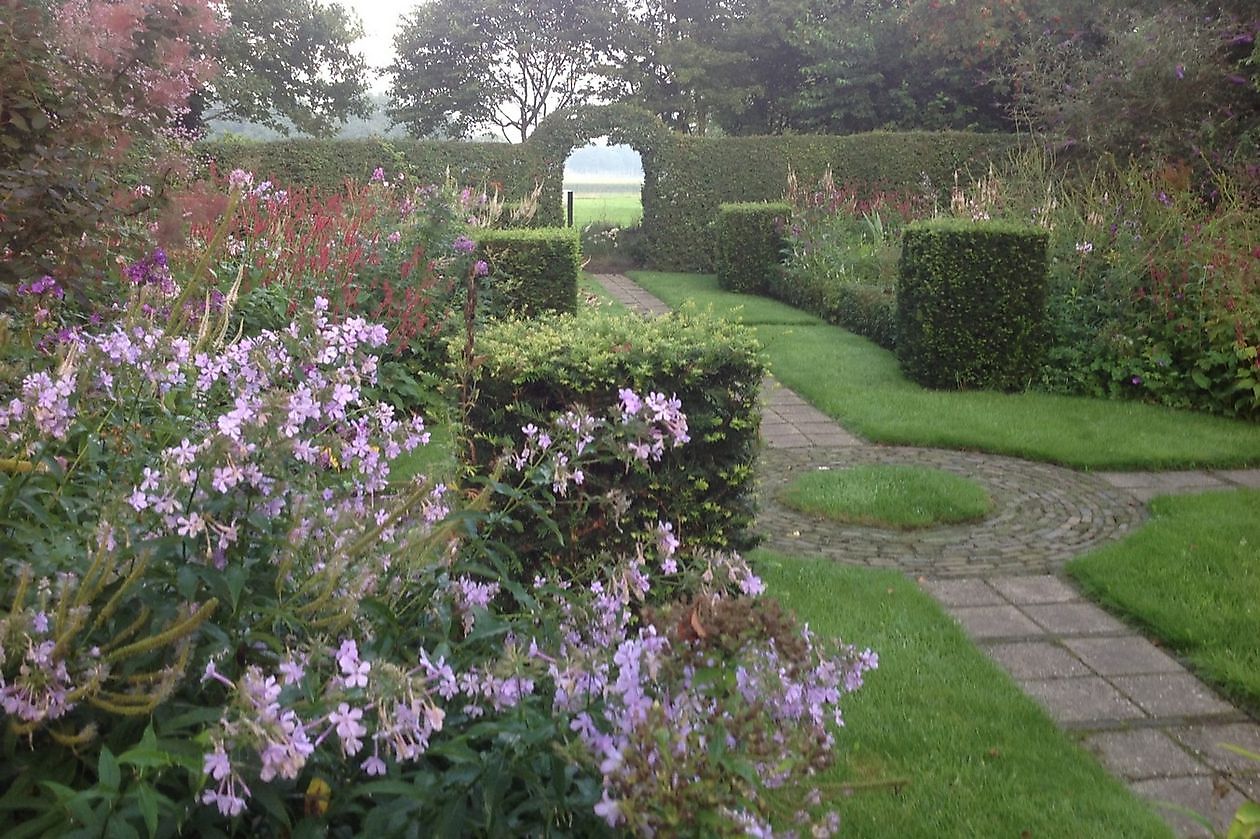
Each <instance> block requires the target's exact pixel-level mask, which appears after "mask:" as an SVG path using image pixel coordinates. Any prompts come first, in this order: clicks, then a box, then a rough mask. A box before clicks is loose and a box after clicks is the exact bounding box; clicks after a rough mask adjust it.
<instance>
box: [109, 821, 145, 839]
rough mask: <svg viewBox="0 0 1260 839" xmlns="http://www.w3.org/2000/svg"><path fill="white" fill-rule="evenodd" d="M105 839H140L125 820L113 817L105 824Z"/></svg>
mask: <svg viewBox="0 0 1260 839" xmlns="http://www.w3.org/2000/svg"><path fill="white" fill-rule="evenodd" d="M105 839H140V834H139V833H138V832H137V831H136V829H135V828H134V827H132V826H131V823H130V822H128V821H127V820H126V819H124V818H122V817H120V816H114V817H113V818H111V819H110V820H109V821H107V822H106V823H105Z"/></svg>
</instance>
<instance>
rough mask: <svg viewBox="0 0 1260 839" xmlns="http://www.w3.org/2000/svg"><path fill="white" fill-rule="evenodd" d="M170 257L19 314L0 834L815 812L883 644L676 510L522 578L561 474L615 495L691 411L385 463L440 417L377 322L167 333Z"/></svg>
mask: <svg viewBox="0 0 1260 839" xmlns="http://www.w3.org/2000/svg"><path fill="white" fill-rule="evenodd" d="M154 262H156V260H155V261H154ZM149 268H152V269H154V271H155V270H156V268H155V266H153V265H150V266H149ZM180 279H181V278H180V277H172V276H170V275H168V274H166V273H164V272H163V276H162V281H161V282H158V283H143V284H137V285H136V286H135V287H133V288H131V289H126V290H124V289H120V290H119V291H120V292H125V293H120V294H119V298H120V300H121V301H122V302H123V303H124V305H123V306H121V307H120V309H119V310H117V311H115V312H111V313H110V316H112V317H115V318H118V319H119V322H115V323H107V324H104V325H101V326H93V327H90V328H87V329H77V330H75V329H72V330H67V332H66V334H65V335H64V336H63V340H62V341H61V343H60V344H59V345H56V346H54V347H52V348H51V350H50V351H41V350H39V349H38V348H36V347H33V346H31V345H30V344H29V343H28V342H27V341H26V340H25V339H26V337H27V336H29V335H31V334H32V332H30V331H29V330H28V329H26V328H24V327H26V326H29V325H30V324H29V323H27V322H25V321H23V322H21V323H19V328H17V329H15V330H14V331H13V332H12V333H11V334H10V335H9V336H7V338H8V340H6V341H4V342H3V343H0V440H3V442H4V444H5V450H6V453H7V454H9V455H10V456H8V457H6V458H4V459H3V461H0V519H2V520H3V521H4V522H5V523H6V526H5V527H4V528H3V529H0V555H2V556H4V557H5V558H6V561H5V562H4V563H3V565H0V700H3V701H0V719H2V720H3V722H4V724H5V727H6V736H5V737H4V739H3V742H2V743H0V757H2V758H3V759H0V788H3V789H4V790H5V792H6V799H5V801H6V806H5V807H4V808H3V810H0V832H2V833H4V834H5V835H18V834H23V835H69V834H71V833H85V834H91V835H126V836H135V835H139V832H140V830H141V829H144V830H145V832H146V833H147V835H162V836H168V835H171V836H173V835H225V836H226V835H237V836H257V835H278V834H284V835H290V834H291V835H322V834H324V833H329V834H332V835H370V834H380V835H387V836H393V835H404V834H406V833H407V832H408V831H409V830H413V829H414V827H415V825H417V824H434V825H441V826H442V832H443V833H444V834H450V835H542V834H547V833H549V832H551V831H553V830H555V829H556V828H557V825H562V826H563V827H564V828H565V829H567V830H571V831H572V832H574V833H575V834H577V835H588V836H589V835H602V834H603V833H604V832H605V828H606V827H619V826H624V827H626V828H628V829H630V830H632V831H635V832H637V833H640V834H659V833H667V832H669V831H671V830H673V829H677V830H678V831H679V832H681V833H684V834H687V835H693V834H708V833H713V834H720V835H729V834H732V833H734V832H735V831H737V830H740V831H741V832H742V831H743V830H752V829H757V830H760V831H765V830H766V829H768V828H767V822H768V820H769V818H770V816H771V810H772V808H773V807H775V806H782V803H783V796H785V795H786V796H793V795H795V796H799V797H800V798H802V799H804V806H803V807H802V813H801V815H800V817H799V818H800V819H801V821H802V822H807V821H809V820H810V817H811V816H815V817H817V816H819V815H821V814H820V813H819V812H818V811H819V810H820V809H822V805H821V803H820V802H821V800H822V796H821V792H820V791H819V790H818V789H817V788H816V787H815V788H814V789H813V790H812V791H811V790H810V788H809V787H808V786H806V785H807V784H809V783H810V779H811V778H812V777H814V776H816V774H817V772H819V771H820V770H824V769H826V768H827V767H828V765H829V764H831V763H832V762H833V761H834V754H835V741H834V736H833V734H832V730H833V729H832V727H833V725H834V723H835V721H836V720H837V719H838V716H837V715H838V713H839V702H840V700H841V697H842V696H843V695H844V694H846V693H847V692H849V691H851V690H853V689H856V688H857V687H858V686H859V685H860V684H861V680H862V674H863V672H864V671H865V670H867V669H869V668H870V667H872V666H874V665H875V658H874V656H873V654H871V653H869V651H868V652H865V653H862V652H859V651H858V650H856V649H854V648H850V647H845V646H842V645H839V644H833V643H830V642H822V641H820V640H819V639H816V638H814V637H813V636H811V635H810V634H809V633H808V631H807V630H803V629H802V628H801V627H799V626H798V625H796V624H795V622H794V621H793V620H791V618H790V617H788V616H786V615H784V613H783V612H782V611H781V610H780V609H778V608H777V607H776V606H775V604H773V603H772V602H769V601H766V600H764V599H761V598H760V597H759V595H760V594H761V593H762V591H763V589H764V586H763V585H762V584H761V581H760V580H758V579H757V578H756V576H755V575H754V574H753V573H752V572H751V570H750V569H749V567H748V565H747V564H746V563H745V562H744V561H743V560H741V559H739V558H738V557H735V556H727V555H719V554H715V553H711V552H710V553H705V554H704V555H691V556H688V555H684V554H682V553H680V550H681V548H680V546H679V545H678V544H677V542H676V541H673V540H672V539H671V538H669V534H670V530H669V528H668V527H666V526H665V525H664V524H661V525H659V526H658V527H657V534H658V537H659V538H657V539H655V540H653V541H654V542H655V544H652V543H651V542H649V543H647V544H640V545H636V546H634V549H633V550H632V551H631V552H630V553H629V554H627V555H620V556H619V555H616V554H612V553H610V552H608V551H605V550H602V549H600V546H598V545H596V546H595V548H596V551H595V553H594V555H596V556H601V557H603V558H604V562H603V563H602V564H601V566H600V567H599V568H598V571H597V572H596V574H595V575H594V579H592V580H591V581H590V584H589V585H586V586H574V585H572V580H571V579H568V578H564V579H561V578H559V575H556V574H547V575H543V576H540V577H539V578H538V579H537V580H535V581H533V585H531V586H528V587H526V586H522V585H519V584H518V583H517V582H515V581H514V580H513V579H512V578H511V577H510V576H509V574H508V571H509V570H510V569H508V568H507V557H506V556H505V555H504V554H503V552H502V551H501V550H500V549H499V548H500V542H499V540H497V539H496V532H497V531H496V528H501V527H508V528H509V529H510V526H511V524H512V521H513V519H514V518H515V519H517V521H522V520H525V521H527V523H529V524H538V523H543V524H545V523H546V522H547V521H550V514H549V509H548V508H549V506H551V505H552V504H553V503H554V501H555V498H554V497H553V496H558V497H561V498H564V499H565V500H566V501H569V500H572V501H574V503H575V504H576V506H577V507H578V508H580V507H586V506H594V505H596V503H597V499H593V498H591V497H590V496H589V492H590V489H591V487H590V486H587V485H585V484H584V482H582V481H581V480H580V478H579V477H578V476H579V475H580V474H581V471H582V470H583V469H586V470H590V471H591V472H592V473H594V472H596V471H597V469H599V468H605V469H611V470H613V471H615V472H617V473H619V474H621V473H624V474H630V475H635V476H637V475H640V474H642V473H645V472H649V471H651V470H652V469H653V468H655V465H654V464H652V463H649V462H648V461H650V460H651V458H650V457H649V458H648V459H647V460H644V459H642V458H640V457H639V456H638V455H637V453H636V446H647V447H649V448H650V447H651V445H652V443H653V441H655V440H658V439H664V437H665V436H666V435H669V436H674V437H676V433H677V431H679V430H685V429H686V418H685V417H684V416H682V415H680V414H678V412H677V411H676V410H675V409H673V408H668V407H667V409H666V410H665V411H663V412H656V411H654V410H652V405H653V402H654V400H653V399H651V398H648V399H643V400H640V399H639V398H638V396H637V395H636V394H634V393H633V391H630V390H628V389H626V390H624V391H623V392H622V393H621V398H620V401H621V408H620V409H616V410H615V411H614V413H613V415H612V416H611V417H610V418H608V419H604V418H602V417H597V416H591V415H589V414H582V415H578V414H575V413H568V414H566V415H564V416H562V417H561V418H560V421H559V422H558V423H555V422H547V423H546V424H545V425H544V428H546V429H549V430H550V432H551V433H552V434H553V435H554V440H553V441H552V445H550V446H549V447H543V446H541V445H538V441H537V435H538V432H535V434H534V436H533V437H530V438H529V440H528V442H527V450H526V451H521V450H519V449H518V450H516V451H515V456H514V457H511V458H509V463H510V469H509V468H505V469H502V470H500V471H499V473H498V474H497V479H496V480H495V481H493V482H488V483H486V484H484V485H481V486H480V490H481V491H480V492H479V493H467V494H465V493H464V492H461V491H451V490H450V489H448V488H447V487H446V486H445V485H443V484H437V483H434V482H433V481H431V480H427V479H424V478H416V479H415V480H412V481H408V482H405V483H398V482H393V481H391V478H392V475H391V472H390V469H391V462H392V461H393V460H394V459H395V458H396V457H398V456H399V455H400V454H401V453H403V452H404V451H407V450H409V449H412V448H414V447H416V446H418V445H422V444H423V442H424V440H425V436H426V435H425V432H424V427H423V424H422V423H421V422H420V421H419V419H418V418H403V417H400V416H399V415H397V414H396V412H395V411H393V410H392V409H390V408H389V407H388V406H384V405H381V404H378V403H375V402H373V401H372V400H371V399H370V398H367V396H366V392H365V390H364V386H365V385H366V384H368V383H370V382H371V381H372V380H373V378H374V376H375V372H376V370H377V368H378V359H377V357H376V356H375V354H374V350H378V349H380V348H381V347H382V346H384V344H385V343H386V341H387V330H386V329H385V328H384V327H383V326H381V325H375V324H370V323H368V322H366V321H365V320H363V319H362V318H346V319H340V318H337V317H336V316H334V315H332V314H331V313H330V312H329V311H328V308H327V306H328V304H327V301H324V300H320V301H318V302H317V303H316V305H315V311H313V312H312V311H309V310H306V311H303V312H301V313H300V314H299V316H298V317H297V318H296V319H295V321H294V322H293V323H292V325H290V326H286V327H285V328H284V329H282V330H280V331H276V332H268V331H262V332H260V333H259V334H257V335H256V336H253V337H248V338H244V339H241V340H238V341H227V340H225V337H224V336H226V335H227V334H228V331H227V327H228V326H229V325H231V323H232V320H233V318H232V316H231V313H230V312H229V311H226V310H224V311H219V312H216V313H214V315H213V316H212V317H210V318H209V323H208V326H207V328H205V329H198V328H195V327H189V328H188V329H187V331H184V332H181V331H179V328H178V324H179V322H180V320H181V318H180V317H179V312H178V310H177V311H176V318H175V319H174V320H173V321H171V322H167V323H166V324H165V325H159V324H158V323H156V322H155V321H154V315H155V313H156V310H157V307H156V306H154V305H150V303H151V301H158V300H160V299H162V298H170V297H173V296H175V295H177V294H178V293H179V292H178V289H179V286H180ZM37 285H38V288H37V289H35V290H34V291H33V292H32V293H33V294H39V295H47V296H49V297H50V300H55V301H60V300H61V299H62V298H60V297H59V296H58V294H57V293H58V291H59V290H60V289H59V286H58V285H57V284H56V283H55V281H53V280H48V281H42V280H41V281H40V282H39V283H38V284H37ZM185 287H187V286H185ZM49 305H50V306H52V304H51V302H50V304H49ZM36 320H37V323H36V325H37V326H39V325H42V323H41V322H39V321H38V319H36ZM557 484H559V486H560V487H562V489H557V488H556V487H557ZM466 488H467V489H470V487H466ZM468 497H471V498H472V499H473V503H471V504H469V505H467V506H465V504H464V501H463V499H465V498H468ZM487 497H493V498H494V499H495V501H494V502H492V503H488V504H481V503H480V502H481V500H482V499H485V498H487ZM623 500H624V498H623ZM514 508H519V509H522V510H526V511H528V512H529V513H530V514H531V515H530V517H528V518H527V519H526V518H525V517H522V516H520V515H519V514H518V512H517V510H516V509H514ZM626 513H627V516H628V517H633V511H632V510H631V509H629V508H627V509H626ZM610 544H611V542H610ZM649 591H650V592H651V595H652V596H651V599H650V600H649V598H648V594H649ZM666 594H669V595H672V600H673V602H670V599H669V598H667V597H665V596H664V595H666ZM730 673H739V674H740V678H739V679H738V680H737V679H733V678H728V677H727V676H728V675H729V674H730ZM767 731H775V732H781V733H782V736H777V737H773V738H770V737H766V736H765V733H766V732H767ZM713 743H721V744H722V745H723V748H713V747H712V744H713ZM663 765H669V766H672V767H674V768H676V770H677V776H676V778H677V779H678V780H676V781H674V782H672V783H670V784H668V785H666V786H663V785H662V784H661V782H660V781H661V776H660V773H659V767H661V766H663ZM798 785H799V786H798ZM778 787H783V789H782V791H781V792H778V793H776V794H775V797H774V800H773V801H770V800H767V796H766V792H767V790H768V789H770V788H778ZM810 801H812V802H814V806H810V805H809V802H810ZM834 820H835V816H834V814H829V817H828V818H827V820H826V821H824V822H822V823H821V824H819V826H818V827H819V829H820V830H822V831H823V833H824V834H826V835H829V831H828V830H826V829H825V828H826V827H827V826H828V825H831V824H833V823H834Z"/></svg>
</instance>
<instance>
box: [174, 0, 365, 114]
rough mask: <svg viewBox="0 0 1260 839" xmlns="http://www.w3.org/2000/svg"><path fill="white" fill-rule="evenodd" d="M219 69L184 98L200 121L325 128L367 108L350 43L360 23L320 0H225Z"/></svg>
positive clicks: (359, 63)
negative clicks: (190, 98) (189, 100)
mask: <svg viewBox="0 0 1260 839" xmlns="http://www.w3.org/2000/svg"><path fill="white" fill-rule="evenodd" d="M222 9H223V10H224V11H225V12H226V15H227V17H228V21H229V25H228V28H227V29H226V31H225V32H224V33H223V35H222V37H221V38H220V40H219V45H218V55H217V57H218V62H219V67H220V72H219V75H218V76H217V77H216V78H215V79H214V80H213V82H211V83H210V84H209V85H208V86H207V87H205V88H204V89H202V90H201V91H198V93H197V94H196V96H195V97H194V100H193V102H192V103H191V105H192V108H193V110H194V112H195V116H196V117H197V118H198V119H199V120H207V119H226V120H240V121H245V122H254V123H258V124H261V125H266V126H268V127H270V128H273V129H275V130H277V131H280V132H282V133H288V131H289V130H290V128H291V127H292V128H297V129H298V130H299V131H303V132H306V133H308V134H327V133H330V132H332V131H333V130H335V128H336V126H337V125H339V124H341V123H344V122H345V121H346V120H347V118H349V117H351V116H359V117H367V116H368V115H369V114H370V113H371V108H370V104H369V102H368V99H367V95H366V94H367V67H366V65H365V63H364V60H363V57H362V56H361V55H359V54H358V53H357V52H355V51H354V50H353V49H351V45H352V44H353V43H354V41H355V40H356V39H358V38H359V37H360V35H361V34H362V28H361V26H360V24H359V21H358V19H357V18H355V17H354V16H353V15H352V14H351V13H350V12H348V11H347V10H346V9H345V8H344V7H342V6H341V5H339V4H338V3H335V2H330V3H325V2H324V0H225V2H224V3H223V4H222Z"/></svg>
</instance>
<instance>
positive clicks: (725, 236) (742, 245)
mask: <svg viewBox="0 0 1260 839" xmlns="http://www.w3.org/2000/svg"><path fill="white" fill-rule="evenodd" d="M791 215H792V208H791V207H789V206H788V205H787V204H751V203H745V204H723V205H721V206H720V207H718V217H717V278H718V285H720V286H721V287H722V288H724V289H726V290H727V291H743V292H748V293H750V294H755V293H758V292H761V291H763V290H765V288H766V287H767V286H768V285H769V283H770V282H771V278H772V277H773V276H774V275H775V274H776V273H777V272H778V271H779V263H780V262H782V260H783V225H784V224H785V223H786V222H787V219H788V218H790V217H791Z"/></svg>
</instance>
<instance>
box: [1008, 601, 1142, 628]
mask: <svg viewBox="0 0 1260 839" xmlns="http://www.w3.org/2000/svg"><path fill="white" fill-rule="evenodd" d="M1023 609H1024V613H1025V614H1027V615H1028V616H1029V617H1030V618H1032V619H1033V620H1035V621H1036V622H1037V623H1038V624H1040V625H1041V626H1044V627H1045V628H1046V629H1048V630H1049V631H1050V632H1054V633H1057V634H1059V635H1101V634H1106V633H1112V634H1115V633H1121V632H1127V631H1128V630H1127V629H1126V628H1125V626H1124V624H1122V623H1120V621H1118V620H1116V619H1115V618H1113V617H1112V616H1111V615H1109V614H1107V613H1106V612H1104V611H1103V610H1102V609H1100V608H1098V607H1097V606H1095V605H1093V604H1092V603H1053V604H1049V605H1045V606H1025V607H1023Z"/></svg>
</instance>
